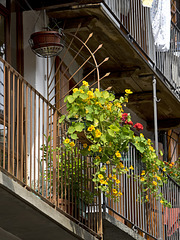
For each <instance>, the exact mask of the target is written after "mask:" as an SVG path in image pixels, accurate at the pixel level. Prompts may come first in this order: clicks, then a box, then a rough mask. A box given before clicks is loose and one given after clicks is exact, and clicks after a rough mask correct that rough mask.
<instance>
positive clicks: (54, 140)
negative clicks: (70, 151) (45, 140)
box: [53, 111, 57, 205]
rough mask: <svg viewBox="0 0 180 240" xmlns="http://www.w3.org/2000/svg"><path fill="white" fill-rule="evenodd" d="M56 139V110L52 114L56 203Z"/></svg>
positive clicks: (54, 199)
mask: <svg viewBox="0 0 180 240" xmlns="http://www.w3.org/2000/svg"><path fill="white" fill-rule="evenodd" d="M56 140H57V111H55V112H54V116H53V203H54V204H55V205H56V150H55V149H56V146H57V144H56Z"/></svg>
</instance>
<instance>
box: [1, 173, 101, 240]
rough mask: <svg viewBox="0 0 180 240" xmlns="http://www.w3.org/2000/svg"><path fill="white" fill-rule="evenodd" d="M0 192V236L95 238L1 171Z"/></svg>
mask: <svg viewBox="0 0 180 240" xmlns="http://www.w3.org/2000/svg"><path fill="white" fill-rule="evenodd" d="M0 196H1V197H0V213H1V217H0V237H1V240H8V239H9V240H16V239H23V240H32V239H33V240H39V239H43V240H49V239H63V240H76V239H88V240H97V238H95V237H94V236H93V235H91V234H90V233H89V232H87V231H86V230H84V229H82V228H81V227H80V226H78V225H77V224H76V223H74V222H73V221H71V220H70V219H68V218H67V217H66V216H64V215H63V214H61V213H60V212H58V211H56V210H55V209H53V208H52V207H51V206H49V205H48V204H47V203H45V202H43V201H42V200H41V199H39V197H37V196H36V195H35V194H33V193H32V192H29V191H28V190H27V189H25V188H23V187H22V186H21V185H19V184H18V183H17V182H15V181H14V180H12V179H10V178H9V177H8V176H6V175H5V174H3V173H2V172H0ZM7 236H8V237H7ZM3 237H4V238H3Z"/></svg>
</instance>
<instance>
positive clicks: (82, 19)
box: [29, 0, 180, 129]
mask: <svg viewBox="0 0 180 240" xmlns="http://www.w3.org/2000/svg"><path fill="white" fill-rule="evenodd" d="M29 2H30V3H31V4H32V6H33V8H34V9H39V8H40V5H38V3H35V2H34V1H29ZM43 8H46V9H47V14H48V16H49V17H50V18H53V19H57V21H58V22H60V23H62V26H63V27H64V29H65V30H66V31H71V32H75V31H76V29H77V26H78V24H79V23H81V28H80V30H79V32H78V36H79V37H80V38H81V39H83V40H85V39H86V36H87V34H89V33H91V32H93V33H94V35H93V36H94V37H93V40H92V41H91V43H88V46H89V47H90V49H93V48H94V46H97V44H98V43H99V44H100V43H103V51H101V53H100V54H99V53H96V58H97V61H98V62H101V60H102V58H103V57H106V56H109V57H110V59H109V61H108V62H107V63H106V64H104V65H103V66H102V67H101V71H102V74H103V73H106V72H111V74H110V75H109V77H108V78H106V79H104V80H103V81H102V82H101V86H102V87H103V88H107V87H109V86H112V87H113V88H112V90H113V91H114V92H115V93H116V94H117V96H119V95H121V94H122V92H124V89H125V88H130V89H132V91H133V92H134V93H135V94H134V96H133V97H132V99H130V103H129V108H130V109H132V110H133V111H134V112H135V113H137V115H139V116H140V117H142V118H143V119H144V120H146V121H147V123H148V126H149V128H153V101H152V76H153V75H154V76H155V77H156V78H157V95H158V99H161V101H160V102H159V103H158V123H159V129H167V123H168V127H172V128H173V127H177V126H178V125H179V122H180V121H179V119H180V112H179V110H178V109H179V108H177V107H176V106H177V104H179V84H180V82H179V81H180V77H179V70H178V69H179V67H178V64H179V28H178V24H177V19H179V12H178V10H177V9H176V7H175V6H174V5H173V7H172V10H173V13H172V22H171V42H170V49H169V51H167V52H160V51H157V49H156V47H155V44H154V37H153V34H152V26H151V20H150V9H149V8H145V7H143V6H142V4H141V1H140V0H135V1H130V0H129V1H119V0H111V1H108V0H105V1H100V0H99V1H64V2H63V3H62V5H61V4H56V3H52V5H51V4H45V3H44V5H43Z"/></svg>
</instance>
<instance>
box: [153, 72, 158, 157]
mask: <svg viewBox="0 0 180 240" xmlns="http://www.w3.org/2000/svg"><path fill="white" fill-rule="evenodd" d="M153 105H154V136H155V150H156V155H157V156H158V123H157V96H156V78H155V76H153Z"/></svg>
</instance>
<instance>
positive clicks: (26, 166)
mask: <svg viewBox="0 0 180 240" xmlns="http://www.w3.org/2000/svg"><path fill="white" fill-rule="evenodd" d="M25 122H26V131H25V133H26V142H25V144H26V153H25V177H26V178H25V183H26V185H27V181H28V161H27V160H28V158H27V157H28V142H27V140H28V86H27V85H26V120H25Z"/></svg>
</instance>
